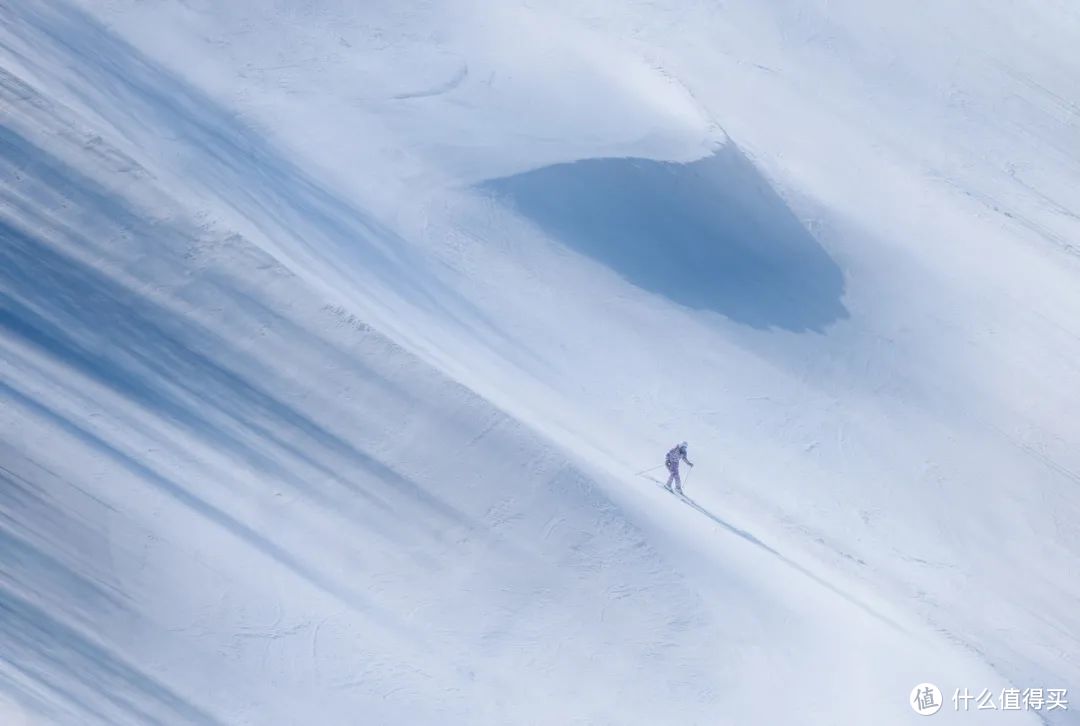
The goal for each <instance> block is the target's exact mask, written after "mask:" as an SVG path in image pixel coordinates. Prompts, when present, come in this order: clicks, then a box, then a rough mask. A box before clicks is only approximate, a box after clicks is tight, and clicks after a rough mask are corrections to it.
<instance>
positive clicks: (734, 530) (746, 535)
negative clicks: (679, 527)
mask: <svg viewBox="0 0 1080 726" xmlns="http://www.w3.org/2000/svg"><path fill="white" fill-rule="evenodd" d="M647 478H648V479H649V481H651V482H653V483H655V484H656V485H657V486H659V487H660V488H661V489H664V491H668V490H667V489H666V487H665V486H664V483H663V482H661V481H660V480H659V479H654V478H652V477H647ZM674 496H677V497H678V498H679V499H680V500H681V501H682V502H683V503H684V504H686V505H687V506H689V507H690V508H691V509H693V510H694V511H695V512H698V513H700V514H702V515H704V516H706V517H708V518H709V519H710V520H711V521H712V522H713V523H715V524H718V525H720V526H721V527H723V528H724V529H726V530H727V531H728V532H730V533H731V534H733V535H735V536H736V537H741V538H742V539H744V540H745V541H747V542H749V543H750V544H753V545H756V546H758V547H760V548H761V549H763V550H765V551H766V552H768V553H769V554H771V555H772V556H773V557H776V558H777V559H779V560H780V561H781V562H783V563H784V564H786V565H787V566H788V567H791V568H793V569H795V570H797V571H798V572H800V573H801V574H803V575H805V576H806V577H809V578H810V579H811V580H813V581H814V582H816V583H817V584H819V585H821V586H822V587H824V588H826V589H828V590H829V591H830V592H833V593H835V594H837V595H839V596H840V597H842V598H844V599H845V600H847V601H848V602H850V603H851V604H852V605H855V606H856V607H858V608H859V609H860V610H862V611H863V612H865V613H867V614H868V615H871V616H873V617H874V618H877V619H878V620H880V621H882V622H883V623H885V624H887V625H891V626H892V627H894V628H896V629H897V630H901V631H903V630H904V628H903V627H901V626H900V625H899V624H898V623H896V622H895V621H893V620H891V619H890V618H888V617H886V616H884V615H882V614H881V613H879V612H877V611H876V610H874V609H872V608H871V607H870V606H869V605H867V604H866V603H864V602H862V601H861V600H859V599H857V598H855V597H853V596H852V595H849V594H848V593H846V592H844V591H843V590H840V589H839V588H837V587H836V586H835V585H833V584H832V583H831V582H829V581H828V580H824V579H822V578H821V577H819V576H818V575H815V574H814V573H813V572H811V571H810V570H808V569H806V568H805V567H803V566H802V565H800V564H799V563H798V562H795V561H794V560H792V559H790V558H789V557H787V556H786V555H784V554H783V553H782V552H780V551H779V550H777V549H775V548H773V547H770V546H769V545H767V544H765V543H764V542H762V541H761V540H760V539H758V538H757V537H755V536H754V535H752V534H751V533H750V532H747V531H746V530H745V529H740V528H739V527H736V526H735V525H733V524H731V523H730V522H727V521H725V520H724V519H722V518H721V517H718V516H717V515H715V514H713V513H712V512H710V511H709V510H708V509H706V508H705V507H703V506H701V505H700V504H698V503H697V502H695V501H694V500H693V499H691V498H690V497H688V496H686V495H685V494H683V495H681V496H680V495H678V494H675V495H674Z"/></svg>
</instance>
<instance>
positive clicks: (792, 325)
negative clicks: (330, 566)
mask: <svg viewBox="0 0 1080 726" xmlns="http://www.w3.org/2000/svg"><path fill="white" fill-rule="evenodd" d="M480 188H481V189H483V190H486V191H488V192H490V193H492V194H494V195H495V196H496V197H497V198H502V199H505V200H508V201H509V202H511V203H512V205H513V206H514V207H515V208H516V210H517V211H518V212H519V213H520V214H522V215H523V216H524V217H526V218H527V219H529V220H531V221H532V222H534V223H535V224H537V225H538V226H539V227H540V228H541V229H542V230H543V231H544V232H545V233H547V234H548V235H550V236H552V237H554V238H555V239H557V240H558V241H560V242H562V243H563V244H564V245H566V246H567V247H569V248H571V249H573V250H576V251H578V252H581V253H582V254H585V255H587V256H589V257H591V258H593V259H595V260H596V261H598V262H600V263H602V264H604V265H606V266H607V267H610V268H611V269H612V270H613V271H615V272H616V273H618V274H619V275H621V276H622V277H623V278H625V279H626V280H627V281H628V282H630V283H632V284H633V285H635V286H637V287H640V288H641V289H643V290H646V291H648V292H652V293H656V294H658V295H662V296H664V297H666V298H668V299H669V300H671V301H672V302H675V303H677V304H679V305H683V306H686V307H688V308H693V309H697V310H708V311H713V312H717V313H720V314H722V315H724V316H726V317H727V318H729V319H730V320H732V321H734V322H736V323H740V324H743V325H748V326H751V327H754V328H773V327H775V328H780V329H783V330H789V331H795V332H805V331H817V332H822V331H823V330H824V329H825V327H826V326H828V325H829V324H830V323H833V322H835V321H837V320H840V319H843V318H846V317H847V316H848V314H847V310H846V309H845V308H844V305H843V303H842V297H843V294H844V276H843V274H842V272H841V270H840V268H839V267H838V266H837V264H836V263H835V262H834V261H833V260H832V258H830V257H829V255H828V253H826V251H825V250H824V249H823V248H822V247H821V245H820V244H818V242H817V240H815V239H814V237H813V236H812V235H811V234H810V233H809V231H807V230H806V228H805V227H804V226H803V225H802V224H801V223H800V222H799V220H798V219H797V218H796V217H795V215H794V214H793V213H792V212H791V210H790V209H789V208H788V206H787V204H786V203H785V202H784V200H783V199H781V198H780V196H779V195H778V194H777V193H776V192H775V191H774V190H773V189H772V187H771V186H770V185H769V183H768V181H767V180H766V179H765V178H764V177H763V176H762V175H761V173H760V172H759V171H758V170H757V169H756V168H755V167H754V165H753V163H752V162H751V161H750V160H749V159H747V158H746V156H745V155H744V154H743V153H742V152H741V151H740V150H739V149H738V147H737V146H736V145H735V144H733V143H729V144H727V145H726V146H724V147H723V148H721V149H719V150H718V151H716V152H715V153H714V154H712V155H711V156H709V157H707V158H704V159H701V160H699V161H695V162H692V163H689V164H677V163H669V162H659V161H650V160H647V159H633V158H624V159H616V158H611V159H587V160H583V161H576V162H572V163H567V164H555V165H553V166H548V167H543V168H541V169H536V170H533V171H528V172H524V173H521V174H517V175H514V176H510V177H504V178H501V179H492V180H488V181H486V182H483V183H482V184H481V185H480Z"/></svg>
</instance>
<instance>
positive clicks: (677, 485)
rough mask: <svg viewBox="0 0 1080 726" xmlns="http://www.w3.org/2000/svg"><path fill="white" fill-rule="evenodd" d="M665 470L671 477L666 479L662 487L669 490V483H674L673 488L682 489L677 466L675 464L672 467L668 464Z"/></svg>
mask: <svg viewBox="0 0 1080 726" xmlns="http://www.w3.org/2000/svg"><path fill="white" fill-rule="evenodd" d="M667 470H668V473H669V474H671V476H669V477H668V480H667V484H665V485H664V486H666V487H667V488H668V489H670V488H671V482H675V488H676V489H682V479H680V478H679V465H678V464H675V465H674V466H672V465H671V464H668V465H667Z"/></svg>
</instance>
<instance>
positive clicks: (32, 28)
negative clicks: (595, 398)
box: [0, 0, 520, 345]
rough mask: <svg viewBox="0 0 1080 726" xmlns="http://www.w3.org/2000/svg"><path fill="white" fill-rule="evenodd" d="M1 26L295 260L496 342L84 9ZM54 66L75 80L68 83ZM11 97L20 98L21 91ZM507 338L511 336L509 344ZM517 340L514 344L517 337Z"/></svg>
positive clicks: (393, 245) (390, 248) (76, 91)
mask: <svg viewBox="0 0 1080 726" xmlns="http://www.w3.org/2000/svg"><path fill="white" fill-rule="evenodd" d="M5 14H9V15H10V20H9V27H8V28H7V30H8V32H11V33H13V34H16V35H18V36H19V37H21V38H23V39H24V40H25V41H26V42H27V43H29V44H30V45H32V47H34V49H35V55H36V56H41V57H44V58H47V59H49V60H50V61H51V63H49V64H47V65H42V64H40V63H38V62H36V61H35V59H34V58H27V57H25V56H22V55H21V54H20V53H19V52H18V49H16V48H13V47H10V46H8V45H7V44H5V43H3V41H2V39H0V48H5V49H6V50H7V51H8V52H10V53H12V54H13V55H16V56H17V57H20V59H21V60H23V61H24V62H25V63H27V65H29V66H30V67H31V68H34V69H35V70H36V71H37V72H39V73H41V74H42V75H43V76H45V77H52V78H54V79H55V80H56V81H58V82H60V83H62V84H63V85H64V86H65V87H66V88H67V90H68V91H69V92H70V93H72V94H73V95H74V96H75V97H76V98H78V99H80V100H81V101H83V102H84V103H86V104H87V105H88V106H89V107H90V108H92V109H94V111H95V113H97V114H100V115H101V116H102V117H103V118H105V119H107V120H108V121H109V122H110V123H112V124H114V125H115V126H116V128H117V129H119V130H121V133H129V134H131V135H132V136H133V138H135V139H137V140H142V139H144V138H145V137H147V136H148V133H149V132H148V131H147V130H148V129H153V130H154V132H153V135H152V136H151V137H150V138H153V139H162V140H170V142H175V141H177V140H178V141H180V143H181V146H182V151H181V152H180V153H182V155H183V158H184V163H185V165H186V168H185V170H184V171H185V174H184V175H185V177H186V178H188V179H190V180H191V181H192V182H193V183H195V184H197V185H202V186H204V187H205V188H206V189H209V190H210V191H211V192H212V193H213V194H214V195H215V196H216V197H217V198H218V199H220V200H221V201H223V202H225V203H227V204H229V205H231V206H232V207H233V208H234V209H235V210H236V211H237V212H238V213H239V214H241V215H242V216H244V217H246V218H247V219H248V220H250V221H251V222H252V223H253V224H254V225H256V226H257V227H258V228H259V229H260V231H261V232H263V233H265V234H266V235H267V237H268V238H269V239H271V240H273V241H274V242H275V244H279V245H280V246H281V247H282V249H283V250H285V252H286V253H287V254H289V255H291V256H292V257H293V258H294V260H295V261H299V262H301V263H302V264H314V265H315V268H316V270H317V272H318V273H319V274H321V275H325V276H327V277H328V278H331V279H332V278H334V277H335V276H336V277H337V278H338V279H340V280H342V281H346V280H348V281H349V283H345V282H343V284H350V283H351V284H355V280H354V279H353V278H354V277H355V278H357V279H363V278H362V277H361V276H363V275H371V276H374V277H376V278H378V279H380V280H382V281H384V282H386V283H387V285H388V287H390V288H391V289H393V290H397V291H400V292H401V293H402V294H403V296H404V297H405V299H407V300H408V301H409V302H410V303H413V304H416V305H418V306H421V307H424V308H426V309H428V310H429V311H433V312H437V313H438V314H439V315H440V316H442V317H450V318H452V319H453V320H454V321H455V322H456V323H458V324H459V325H461V326H462V327H464V328H466V329H471V328H475V329H479V330H480V331H482V332H483V334H485V335H487V336H491V337H495V338H498V339H502V340H504V341H506V340H507V338H506V335H505V334H504V333H503V332H502V331H501V330H500V329H499V326H498V325H496V324H494V323H493V321H491V320H490V319H488V318H487V317H486V316H485V315H484V314H483V313H482V312H481V311H480V310H479V309H478V308H476V307H475V306H473V305H471V304H470V303H468V302H467V301H466V300H465V299H464V298H463V297H462V296H461V295H460V294H458V293H457V292H456V291H455V290H453V289H452V288H451V287H449V286H448V285H446V284H444V283H443V282H442V281H441V280H440V279H439V278H438V277H437V276H436V275H435V274H433V273H432V272H431V271H430V269H429V267H428V265H427V263H426V262H425V260H424V259H423V258H422V257H421V256H420V255H418V254H415V253H413V252H410V250H409V246H408V245H407V244H406V243H405V242H404V241H403V240H402V239H401V238H400V237H399V236H398V235H396V234H395V233H394V232H393V231H392V230H390V229H388V228H387V227H386V226H385V225H383V224H381V223H379V222H378V221H377V220H376V219H374V218H373V217H372V216H371V215H369V214H367V213H365V212H364V211H363V210H361V209H360V208H358V207H357V206H356V205H355V204H353V203H351V202H350V201H349V200H347V199H345V198H343V197H341V196H340V195H338V194H335V193H334V192H333V191H331V190H330V189H328V188H327V187H326V186H325V185H323V184H321V183H320V182H319V181H318V180H316V179H315V178H314V177H313V176H312V175H311V174H309V173H307V172H306V171H305V170H304V169H302V168H300V167H298V166H297V165H296V164H294V163H293V162H292V161H290V160H289V159H288V158H287V156H286V155H285V154H284V153H283V152H282V151H281V150H280V149H279V148H277V147H276V146H275V145H274V144H273V143H271V142H270V141H269V140H268V139H267V138H266V136H265V134H263V133H261V132H260V131H259V130H258V129H255V128H252V127H250V126H248V125H246V124H245V123H244V122H243V120H242V119H241V118H240V117H239V116H238V115H237V114H236V113H234V112H231V111H229V110H228V109H226V108H224V107H222V106H221V105H219V104H218V103H216V102H215V101H214V100H213V99H211V98H210V97H208V96H206V95H205V94H203V93H202V92H200V91H199V90H198V89H196V88H194V87H193V86H191V85H189V84H187V83H186V82H184V81H183V80H181V79H180V78H178V77H177V76H176V75H174V74H173V73H171V72H170V71H168V70H167V69H165V68H163V67H162V66H160V65H159V64H157V63H155V62H154V61H153V60H152V59H150V58H149V57H147V56H145V55H144V54H142V53H141V52H139V51H138V50H137V49H136V48H134V47H133V46H131V45H130V44H129V43H127V42H126V41H124V40H123V39H121V38H119V37H117V36H116V35H114V34H113V33H111V32H110V31H109V30H108V29H107V28H105V27H104V26H103V25H101V24H100V23H99V22H97V21H96V20H95V19H94V18H93V17H92V16H90V15H88V14H87V13H85V12H83V11H81V10H79V9H77V8H75V7H72V6H70V5H67V4H64V3H59V2H55V0H39V1H38V2H35V3H32V4H31V3H24V4H22V5H21V6H20V7H19V8H18V10H17V11H7V10H6V9H5V8H3V7H2V6H0V18H3V16H4V15H5ZM54 68H61V69H64V71H63V72H64V73H71V74H74V75H75V76H77V79H76V81H75V82H72V79H71V78H69V77H68V76H65V75H58V74H57V72H56V71H55V70H54ZM20 93H25V89H23V90H21V91H20ZM507 342H509V341H507ZM517 344H518V345H520V342H518V343H517Z"/></svg>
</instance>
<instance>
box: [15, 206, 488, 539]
mask: <svg viewBox="0 0 1080 726" xmlns="http://www.w3.org/2000/svg"><path fill="white" fill-rule="evenodd" d="M0 240H3V245H2V246H0V330H4V331H6V333H7V334H8V335H12V336H15V337H16V338H18V339H21V340H23V341H24V342H25V343H27V344H30V345H31V346H33V347H35V348H38V349H39V350H41V351H42V352H45V353H47V354H49V355H51V356H53V357H55V358H57V359H58V360H61V361H64V362H65V363H67V364H68V365H71V366H73V367H75V368H76V369H77V370H80V371H82V372H83V373H84V374H86V375H89V376H91V377H93V378H95V379H97V380H99V381H100V382H102V383H104V384H105V385H107V386H109V387H111V388H113V389H114V390H116V391H118V392H120V393H123V394H124V395H126V396H128V397H129V398H131V399H133V400H135V401H137V402H139V403H140V404H142V405H143V406H145V407H147V408H149V409H150V410H155V411H158V412H160V413H163V414H165V415H166V416H167V417H168V418H170V419H171V420H173V421H174V422H177V423H179V424H181V425H182V426H184V427H185V428H187V429H188V430H190V431H191V432H192V433H193V434H195V435H196V436H199V437H200V438H202V439H204V440H206V441H207V443H210V444H212V445H215V446H220V444H221V443H222V442H225V443H226V444H227V445H228V446H227V448H228V449H229V450H230V451H232V452H233V453H235V454H239V455H241V456H243V457H244V458H245V459H246V460H247V461H248V462H249V463H250V464H251V465H253V466H255V467H257V468H258V469H260V470H262V471H265V472H267V473H268V474H272V475H275V476H282V475H284V474H286V471H285V470H283V469H282V467H281V466H280V465H279V463H278V462H276V461H275V460H273V459H271V458H269V457H268V456H267V454H266V452H265V451H264V450H262V449H261V448H260V447H259V446H256V445H254V444H253V443H252V442H251V441H250V434H252V433H253V434H255V435H256V436H257V437H259V438H260V439H262V440H264V441H269V442H271V443H272V444H273V445H274V446H275V447H276V448H277V449H278V450H280V451H282V452H283V453H286V454H288V455H290V456H292V457H294V458H298V459H300V460H302V461H303V462H304V463H306V464H307V465H309V466H311V467H313V468H315V469H317V470H321V471H322V473H323V474H325V475H326V476H328V477H331V478H332V479H333V480H335V481H338V482H348V481H349V478H347V477H344V476H342V475H341V474H339V473H337V472H335V471H332V470H330V469H328V468H327V467H325V465H323V464H321V463H320V462H319V461H318V459H316V458H315V457H313V456H312V455H311V454H310V453H309V452H310V451H312V450H315V451H318V450H320V449H321V450H323V451H327V452H330V453H332V454H334V455H335V456H338V457H343V458H345V459H346V460H347V461H349V462H350V464H351V465H352V466H353V467H356V469H357V470H359V471H364V472H367V473H368V475H369V476H371V477H372V478H373V479H374V480H376V481H380V482H382V483H384V485H387V486H389V487H391V488H395V489H397V490H398V491H399V492H400V493H407V494H408V495H409V496H411V497H412V498H414V499H415V500H416V501H418V502H420V503H422V504H424V505H426V506H427V507H428V508H429V509H431V510H432V511H434V512H436V513H438V514H440V515H441V516H443V517H444V518H446V519H447V520H449V521H452V522H454V523H456V524H458V525H460V526H466V527H471V525H472V523H471V522H469V521H468V519H467V518H466V517H465V515H464V514H462V513H461V512H459V511H457V510H456V509H454V508H453V507H451V506H450V505H448V504H446V503H445V502H443V501H441V500H440V499H438V498H436V497H435V496H433V495H431V494H430V493H428V492H427V491H426V490H425V489H423V487H421V486H420V485H418V484H416V483H415V482H413V481H411V480H409V479H407V478H405V477H403V476H402V475H401V474H399V473H398V472H396V471H394V470H393V469H391V468H390V467H388V466H386V465H385V464H383V463H382V462H380V461H378V460H377V459H376V458H374V457H372V456H370V455H369V454H367V453H366V452H363V451H360V450H359V449H357V448H356V447H354V446H353V445H352V444H350V443H349V442H347V441H345V440H344V439H342V438H340V437H339V436H337V435H336V434H334V433H332V432H330V431H328V430H326V429H325V428H323V427H322V426H320V425H319V424H318V423H316V422H315V421H313V420H311V419H310V418H308V417H307V416H305V415H303V414H302V413H300V412H298V411H296V410H295V409H293V408H291V407H289V406H287V405H286V404H284V403H283V402H281V401H280V400H278V399H277V398H276V397H274V396H273V395H271V394H270V393H269V392H266V391H263V390H260V389H259V388H258V387H256V386H255V385H253V384H252V383H250V382H249V381H248V380H247V379H246V378H244V377H241V376H239V375H237V374H236V373H234V372H233V371H231V370H229V369H228V368H226V367H225V366H224V365H222V364H221V363H220V362H218V361H219V359H221V358H227V357H228V356H226V355H223V354H222V353H223V352H224V351H227V350H228V348H229V346H228V344H227V343H225V341H224V340H222V339H221V338H220V337H219V336H216V335H213V334H211V333H209V331H206V330H203V329H201V327H200V326H198V325H197V324H195V323H194V322H193V321H191V320H177V319H175V318H176V316H175V314H173V313H171V312H170V311H168V310H166V309H164V308H160V307H158V306H157V305H155V304H154V303H152V302H150V301H148V300H147V299H146V298H145V297H142V296H140V295H138V294H136V293H134V292H133V291H131V290H128V289H126V288H124V287H123V286H121V285H119V284H117V283H116V282H115V281H113V280H111V279H109V278H108V277H107V276H105V275H103V274H102V273H101V272H100V271H98V270H96V269H94V268H92V267H90V266H88V265H86V264H84V263H82V262H81V261H79V260H76V259H75V258H73V257H70V256H68V255H65V254H63V253H61V252H59V251H58V250H55V249H52V248H51V247H50V246H49V245H47V244H45V243H43V242H41V241H40V240H38V239H37V238H35V237H31V236H30V235H27V234H25V233H23V232H22V231H21V230H18V229H16V228H14V227H12V226H10V225H9V224H7V223H6V222H4V221H3V220H0ZM180 331H183V332H180ZM211 351H213V353H211ZM208 412H213V415H211V414H210V413H208ZM269 422H274V423H276V424H278V425H282V424H284V426H285V428H286V431H288V435H282V434H281V433H278V432H277V431H275V430H273V429H272V428H271V427H270V426H269V425H268V424H269ZM296 484H297V486H302V482H299V481H298V482H296ZM349 488H350V489H351V490H352V491H353V492H354V493H356V494H359V495H361V496H365V497H366V498H367V499H368V501H369V502H371V503H372V504H375V505H378V506H383V504H382V502H380V500H379V499H378V498H377V497H376V496H375V495H374V493H373V492H371V491H364V490H362V489H359V488H357V487H356V486H355V485H349ZM311 493H315V492H311Z"/></svg>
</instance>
